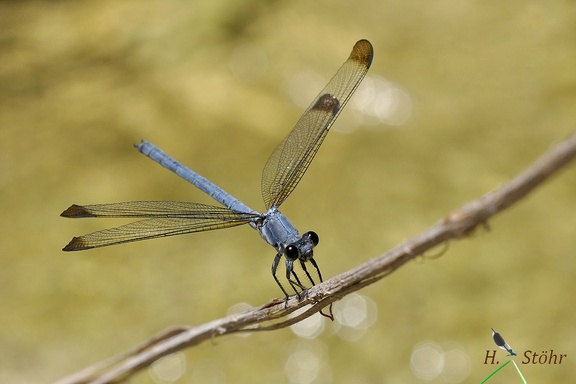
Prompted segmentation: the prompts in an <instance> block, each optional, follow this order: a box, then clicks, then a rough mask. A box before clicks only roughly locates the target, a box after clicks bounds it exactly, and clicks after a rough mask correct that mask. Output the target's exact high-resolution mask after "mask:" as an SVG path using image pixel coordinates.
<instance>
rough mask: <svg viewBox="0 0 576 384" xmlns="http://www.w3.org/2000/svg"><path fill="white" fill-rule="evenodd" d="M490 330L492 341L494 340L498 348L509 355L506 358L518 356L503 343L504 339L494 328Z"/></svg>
mask: <svg viewBox="0 0 576 384" xmlns="http://www.w3.org/2000/svg"><path fill="white" fill-rule="evenodd" d="M490 329H491V330H492V339H494V342H495V343H496V345H497V346H498V347H500V348H502V349H503V350H505V351H506V352H508V353H509V355H508V356H518V355H517V354H516V352H514V350H513V349H512V348H511V347H510V346H509V345H508V343H507V342H506V341H504V338H503V337H502V336H501V335H500V334H499V333H498V332H496V331H495V330H494V328H490Z"/></svg>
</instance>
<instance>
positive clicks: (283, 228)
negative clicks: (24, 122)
mask: <svg viewBox="0 0 576 384" xmlns="http://www.w3.org/2000/svg"><path fill="white" fill-rule="evenodd" d="M373 54H374V52H373V48H372V44H370V42H369V41H367V40H360V41H358V42H357V43H356V44H355V45H354V47H353V48H352V52H351V53H350V56H349V57H348V59H347V60H346V62H345V63H344V64H343V65H342V66H341V67H340V69H339V70H338V72H336V75H335V76H334V77H333V78H332V79H331V80H330V81H329V82H328V84H327V85H326V86H325V87H324V89H323V90H322V91H321V92H320V94H319V95H318V96H317V97H316V98H315V99H314V101H313V102H312V104H311V105H310V107H309V108H308V109H307V110H306V111H305V112H304V114H303V115H302V117H300V120H298V122H297V123H296V126H295V127H294V129H293V130H292V132H290V134H289V135H288V136H287V137H286V138H285V139H284V140H283V141H282V142H281V143H280V144H279V145H278V146H277V147H276V149H275V150H274V152H272V155H271V156H270V158H269V159H268V162H267V163H266V165H265V166H264V171H263V173H262V184H261V190H262V197H263V198H264V204H265V206H266V212H264V213H261V212H258V211H255V210H253V209H252V208H250V207H248V206H247V205H245V204H244V203H242V202H241V201H240V200H238V199H236V198H235V197H233V196H232V195H230V194H229V193H227V192H225V191H224V190H223V189H222V188H220V187H218V186H217V185H215V184H214V183H212V182H211V181H209V180H208V179H206V178H204V177H202V176H201V175H199V174H198V173H196V172H194V171H193V170H191V169H189V168H188V167H186V166H185V165H183V164H181V163H179V162H178V161H176V160H175V159H173V158H172V157H170V156H169V155H167V154H166V153H165V152H163V151H162V150H161V149H159V148H158V147H156V146H155V145H153V144H151V143H149V142H147V141H144V140H143V141H142V142H141V143H139V144H136V145H135V147H136V148H137V149H138V150H139V151H140V152H141V153H143V154H144V155H146V156H148V157H149V158H151V159H152V160H154V161H156V162H157V163H159V164H161V165H162V166H164V167H165V168H167V169H169V170H171V171H172V172H175V173H176V174H177V175H178V176H180V177H182V178H183V179H185V180H187V181H189V182H190V183H192V184H193V185H194V186H196V187H197V188H199V189H200V190H202V191H203V192H205V193H207V194H208V195H210V196H211V197H212V198H213V199H214V200H216V201H217V202H219V203H220V204H222V206H212V205H206V204H200V203H193V202H179V201H132V202H123V203H114V204H94V205H76V204H73V205H72V206H70V207H69V208H68V209H66V210H65V211H64V212H62V214H61V216H63V217H69V218H84V217H121V218H140V219H142V220H139V221H135V222H132V223H130V224H126V225H123V226H120V227H117V228H111V229H105V230H101V231H97V232H93V233H90V234H87V235H84V236H79V237H74V238H73V239H72V240H71V241H70V242H69V243H68V245H66V246H65V247H64V248H63V250H64V251H80V250H85V249H91V248H96V247H103V246H107V245H115V244H122V243H128V242H132V241H138V240H146V239H154V238H158V237H164V236H173V235H181V234H185V233H193V232H203V231H209V230H213V229H222V228H229V227H235V226H239V225H243V224H248V225H250V226H251V227H252V228H254V229H255V230H257V231H258V232H259V233H260V236H261V237H262V238H263V239H264V240H265V241H266V242H267V243H268V244H270V245H271V246H272V247H274V249H275V250H276V256H275V257H274V261H273V263H272V276H273V277H274V280H275V281H276V283H277V284H278V286H279V287H280V289H281V290H282V292H283V293H284V295H285V296H286V300H287V299H288V297H289V295H288V292H287V291H286V289H285V288H284V286H283V285H282V284H281V283H280V280H279V279H278V277H277V276H276V271H277V268H278V265H279V263H280V261H281V259H282V257H283V256H284V258H285V263H286V279H287V281H288V283H289V284H290V286H291V288H292V289H293V290H294V292H295V293H296V295H297V296H298V297H299V298H300V297H301V296H300V295H301V293H302V292H304V291H305V290H306V287H305V286H304V284H302V282H301V281H300V279H299V277H298V276H297V275H296V272H295V271H294V262H295V261H299V263H300V265H301V267H302V270H303V271H304V272H305V274H306V276H307V277H308V279H309V280H310V282H311V283H312V285H315V282H314V280H313V279H312V276H311V275H310V273H309V272H308V270H307V269H306V264H305V263H306V262H310V263H311V264H312V266H313V267H314V268H315V269H316V271H317V273H318V278H319V279H320V281H322V274H321V273H320V269H319V267H318V264H317V263H316V261H315V260H314V258H313V256H314V253H313V248H314V247H315V246H316V245H318V241H319V238H318V235H317V234H316V233H315V232H313V231H309V232H306V233H304V234H303V235H300V234H299V233H298V230H297V229H296V227H295V226H294V225H293V224H292V223H291V222H290V221H289V220H288V218H287V217H286V216H284V215H283V214H282V213H281V212H280V211H279V207H280V206H281V205H282V203H284V201H285V200H286V199H287V198H288V196H290V194H291V193H292V191H293V190H294V188H296V186H297V185H298V183H299V182H300V180H301V179H302V176H304V173H305V172H306V170H307V169H308V167H309V166H310V163H311V162H312V160H313V159H314V156H315V155H316V153H317V152H318V149H319V148H320V145H321V144H322V142H323V140H324V138H325V137H326V134H327V133H328V131H329V129H330V127H331V126H332V124H333V123H334V121H335V120H336V118H337V117H338V115H339V114H340V112H341V111H342V109H343V108H344V106H345V105H346V103H347V102H348V100H349V99H350V97H351V96H352V94H353V93H354V91H355V90H356V89H357V88H358V86H359V84H360V82H361V81H362V79H363V78H364V76H365V75H366V73H367V72H368V68H370V65H371V63H372V58H373Z"/></svg>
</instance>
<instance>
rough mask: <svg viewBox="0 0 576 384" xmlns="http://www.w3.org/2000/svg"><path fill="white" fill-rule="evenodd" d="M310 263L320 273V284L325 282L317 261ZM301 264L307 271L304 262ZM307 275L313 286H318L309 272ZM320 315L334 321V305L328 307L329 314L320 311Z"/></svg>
mask: <svg viewBox="0 0 576 384" xmlns="http://www.w3.org/2000/svg"><path fill="white" fill-rule="evenodd" d="M309 261H310V263H311V264H312V266H314V268H316V272H318V278H320V282H323V281H324V280H322V274H321V273H320V268H319V267H318V264H316V260H314V259H309ZM300 262H301V263H302V268H303V269H304V271H306V268H305V267H304V262H303V261H302V260H301V261H300ZM306 274H307V275H308V278H309V279H310V281H311V282H312V284H314V285H316V284H315V283H314V281H313V280H312V277H310V275H309V274H308V271H306ZM320 314H321V315H322V316H324V317H327V318H329V319H330V320H332V321H334V313H333V312H332V304H330V306H329V307H328V313H324V312H322V311H320Z"/></svg>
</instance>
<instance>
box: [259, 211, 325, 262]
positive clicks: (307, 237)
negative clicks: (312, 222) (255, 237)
mask: <svg viewBox="0 0 576 384" xmlns="http://www.w3.org/2000/svg"><path fill="white" fill-rule="evenodd" d="M256 229H257V230H258V232H259V233H260V236H262V238H263V239H264V240H266V242H267V243H268V244H270V245H271V246H273V247H274V248H275V249H276V251H277V252H278V253H279V254H281V255H284V256H286V257H287V258H289V259H291V260H296V259H301V260H302V261H308V260H310V259H311V258H312V256H313V254H314V253H313V248H314V247H315V246H316V245H317V244H318V235H317V234H316V233H314V232H312V231H310V232H306V233H305V234H304V235H302V236H300V234H299V233H298V230H297V229H296V227H295V226H294V224H292V222H290V220H288V218H287V217H286V216H284V215H283V214H282V213H281V212H280V211H279V210H278V208H276V207H273V208H270V209H269V210H268V211H267V212H266V214H264V215H263V217H262V220H261V221H260V222H259V223H258V224H257V225H256Z"/></svg>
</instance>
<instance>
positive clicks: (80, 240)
mask: <svg viewBox="0 0 576 384" xmlns="http://www.w3.org/2000/svg"><path fill="white" fill-rule="evenodd" d="M61 216H64V217H71V218H83V217H120V218H121V217H125V218H145V219H144V220H140V221H136V222H133V223H130V224H126V225H123V226H120V227H117V228H111V229H104V230H102V231H97V232H93V233H90V234H88V235H84V236H79V237H74V238H73V239H72V240H71V241H70V243H68V245H66V247H64V248H63V250H64V251H80V250H84V249H90V248H96V247H103V246H106V245H115V244H122V243H128V242H131V241H138V240H147V239H154V238H157V237H164V236H174V235H182V234H185V233H193V232H203V231H209V230H213V229H221V228H229V227H235V226H237V225H242V224H246V223H249V222H250V221H252V220H255V219H257V218H258V215H256V214H252V213H244V212H234V211H231V210H230V209H228V208H225V207H216V206H212V205H205V204H199V203H190V202H178V201H132V202H125V203H115V204H95V205H84V206H80V205H72V206H71V207H70V208H68V209H67V210H65V211H64V212H62V214H61Z"/></svg>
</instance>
